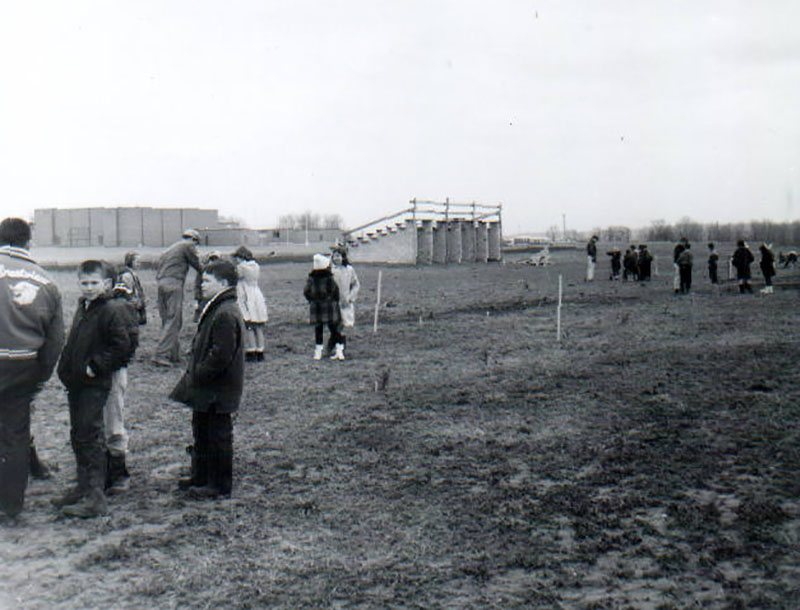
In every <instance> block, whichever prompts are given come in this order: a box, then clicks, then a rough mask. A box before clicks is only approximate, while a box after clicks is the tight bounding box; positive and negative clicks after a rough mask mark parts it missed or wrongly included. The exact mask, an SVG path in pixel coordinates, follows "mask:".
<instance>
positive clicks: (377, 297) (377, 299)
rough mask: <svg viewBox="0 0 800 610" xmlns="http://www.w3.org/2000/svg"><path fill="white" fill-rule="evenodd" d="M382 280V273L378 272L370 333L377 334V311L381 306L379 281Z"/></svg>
mask: <svg viewBox="0 0 800 610" xmlns="http://www.w3.org/2000/svg"><path fill="white" fill-rule="evenodd" d="M382 278H383V271H378V294H377V295H376V297H375V319H374V321H373V322H372V332H373V333H377V332H378V310H379V309H380V306H381V279H382Z"/></svg>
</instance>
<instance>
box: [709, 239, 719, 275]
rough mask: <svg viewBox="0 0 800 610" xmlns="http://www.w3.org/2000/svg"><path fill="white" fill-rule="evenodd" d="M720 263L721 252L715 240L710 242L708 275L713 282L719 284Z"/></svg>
mask: <svg viewBox="0 0 800 610" xmlns="http://www.w3.org/2000/svg"><path fill="white" fill-rule="evenodd" d="M718 264H719V254H718V253H717V250H716V249H715V247H714V242H709V244H708V277H709V279H710V280H711V283H712V284H719V276H718V273H717V266H718Z"/></svg>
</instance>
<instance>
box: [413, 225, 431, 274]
mask: <svg viewBox="0 0 800 610" xmlns="http://www.w3.org/2000/svg"><path fill="white" fill-rule="evenodd" d="M432 262H433V224H432V221H430V220H423V221H422V226H420V227H418V228H417V264H418V265H430V264H431V263H432Z"/></svg>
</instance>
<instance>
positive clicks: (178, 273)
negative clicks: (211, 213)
mask: <svg viewBox="0 0 800 610" xmlns="http://www.w3.org/2000/svg"><path fill="white" fill-rule="evenodd" d="M199 243H200V234H199V233H198V232H197V231H195V230H194V229H187V230H186V231H184V232H183V235H182V236H181V240H180V241H177V242H175V243H174V244H172V245H171V246H170V247H169V248H167V249H166V250H164V252H163V253H162V254H161V257H160V258H159V259H158V272H157V273H156V281H157V282H158V314H159V316H161V339H160V340H159V342H158V346H157V347H156V351H155V354H153V364H156V365H158V366H173V365H177V364H180V360H181V358H180V344H179V343H178V336H179V335H180V332H181V326H182V325H183V285H184V283H185V281H186V275H187V274H188V273H189V267H192V268H194V270H195V271H196V272H197V273H198V274H200V273H202V271H203V268H202V266H201V265H200V260H199V258H198V255H197V244H199Z"/></svg>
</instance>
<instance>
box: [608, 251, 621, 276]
mask: <svg viewBox="0 0 800 610" xmlns="http://www.w3.org/2000/svg"><path fill="white" fill-rule="evenodd" d="M606 254H608V255H609V256H610V257H611V275H610V276H609V277H608V279H610V280H618V279H619V271H620V268H621V267H622V252H620V251H619V248H612V249H611V250H609V251H608V252H606Z"/></svg>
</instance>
